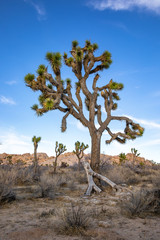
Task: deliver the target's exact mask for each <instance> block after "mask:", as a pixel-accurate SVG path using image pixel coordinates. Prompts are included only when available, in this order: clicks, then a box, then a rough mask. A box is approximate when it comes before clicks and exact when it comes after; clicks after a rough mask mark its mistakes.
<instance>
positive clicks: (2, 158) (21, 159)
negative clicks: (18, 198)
mask: <svg viewBox="0 0 160 240" xmlns="http://www.w3.org/2000/svg"><path fill="white" fill-rule="evenodd" d="M37 155H38V162H39V165H53V162H54V160H55V157H54V156H51V157H49V156H48V155H47V154H46V153H38V154H37ZM84 157H85V158H86V159H90V154H85V155H84ZM33 159H34V156H33V154H30V153H25V154H7V153H2V154H0V162H2V164H25V165H31V164H32V162H33ZM125 161H126V162H133V161H134V163H135V164H140V163H141V164H142V165H143V164H145V165H152V162H151V161H149V160H146V159H145V158H143V157H136V158H133V155H132V153H128V154H126V160H125ZM62 162H65V163H67V164H68V165H69V166H72V165H74V164H77V163H78V159H77V157H76V155H75V154H74V153H72V152H67V153H64V154H62V155H60V156H59V158H58V166H61V164H62ZM101 162H102V163H103V162H110V163H112V164H119V155H116V156H110V155H106V154H101Z"/></svg>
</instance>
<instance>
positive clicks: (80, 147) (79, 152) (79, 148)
mask: <svg viewBox="0 0 160 240" xmlns="http://www.w3.org/2000/svg"><path fill="white" fill-rule="evenodd" d="M88 147H89V146H88V144H86V145H85V144H84V143H83V142H82V143H80V142H79V141H77V142H75V150H74V151H73V153H74V154H76V156H77V158H78V171H80V163H81V159H82V158H83V156H84V150H85V149H87V148H88Z"/></svg>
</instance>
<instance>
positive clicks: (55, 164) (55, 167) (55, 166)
mask: <svg viewBox="0 0 160 240" xmlns="http://www.w3.org/2000/svg"><path fill="white" fill-rule="evenodd" d="M57 158H58V157H57V156H56V157H55V161H54V173H56V169H57Z"/></svg>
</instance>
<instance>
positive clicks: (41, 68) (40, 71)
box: [37, 64, 46, 76]
mask: <svg viewBox="0 0 160 240" xmlns="http://www.w3.org/2000/svg"><path fill="white" fill-rule="evenodd" d="M45 70H46V67H45V65H43V64H41V65H39V67H38V69H37V73H38V74H39V75H40V76H42V75H43V73H44V72H45Z"/></svg>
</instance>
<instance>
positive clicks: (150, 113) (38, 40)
mask: <svg viewBox="0 0 160 240" xmlns="http://www.w3.org/2000/svg"><path fill="white" fill-rule="evenodd" d="M0 36H1V38H0V41H1V44H0V53H1V58H0V66H1V71H0V113H1V114H0V142H1V143H2V145H0V153H3V152H7V153H25V152H30V153H32V152H33V146H32V142H31V138H32V137H33V135H36V136H41V137H42V141H41V143H40V144H39V148H38V151H39V152H46V153H47V154H48V155H54V146H55V141H59V142H62V143H64V144H65V145H66V146H67V149H68V151H72V150H73V148H74V143H75V141H77V140H79V141H83V142H84V143H88V144H89V145H90V136H89V133H88V130H87V129H86V128H84V127H82V125H81V124H80V123H79V122H77V121H76V120H75V119H74V118H72V117H70V118H69V121H68V128H67V131H66V132H65V133H61V131H60V126H61V119H62V116H63V115H62V113H60V112H58V111H52V112H49V113H47V114H45V115H44V116H42V117H37V116H36V115H35V113H34V112H33V111H32V110H31V108H30V107H31V106H32V105H33V104H34V103H37V102H38V101H37V96H38V95H39V94H38V93H35V92H33V91H31V90H30V89H29V88H27V87H26V86H25V83H24V76H25V75H26V74H27V73H28V72H31V73H35V71H36V69H37V67H38V65H39V64H42V63H44V64H47V62H46V60H45V54H46V52H47V51H53V52H61V53H62V54H63V53H64V51H65V52H69V51H70V48H71V42H72V41H73V40H75V39H76V40H78V41H79V44H80V45H81V46H83V45H84V42H85V40H86V39H89V40H91V41H92V42H96V43H98V45H99V50H98V51H97V55H100V54H101V53H103V51H104V50H108V51H110V52H111V54H112V59H113V63H112V64H111V67H110V69H108V70H105V71H103V72H101V78H100V81H99V84H100V85H103V83H105V82H106V81H109V80H110V79H111V78H112V79H113V80H115V81H117V82H122V83H123V84H124V89H123V91H122V92H121V93H120V97H121V101H119V108H118V110H117V111H116V114H117V115H127V116H130V117H131V118H132V119H133V120H134V121H136V122H138V123H140V124H141V125H142V126H143V127H144V128H145V132H144V136H143V137H141V138H137V139H136V140H134V141H127V143H126V144H125V145H121V144H118V143H117V142H112V143H111V144H110V145H106V144H105V139H107V135H106V134H104V135H103V137H102V143H101V153H106V154H111V155H117V154H119V153H121V152H125V153H127V152H130V150H131V148H136V149H138V151H139V152H140V153H141V156H143V157H145V158H148V159H150V160H154V161H156V162H160V0H152V1H150V0H139V1H137V0H132V1H129V0H128V1H125V0H99V1H98V0H92V1H90V0H81V1H80V0H79V1H75V0H68V1H66V0H59V1H51V0H40V1H36V0H14V1H12V0H6V1H3V2H1V7H0ZM62 77H63V78H64V79H66V78H68V77H70V78H72V79H73V81H76V79H75V77H74V76H73V73H72V72H71V69H70V68H69V69H68V68H67V67H65V66H63V67H62ZM89 81H91V79H90V80H89ZM112 127H113V130H114V131H116V130H119V129H120V127H121V126H120V124H117V125H115V124H114V125H113V126H112ZM89 151H90V149H88V152H89ZM86 152H87V151H86Z"/></svg>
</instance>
